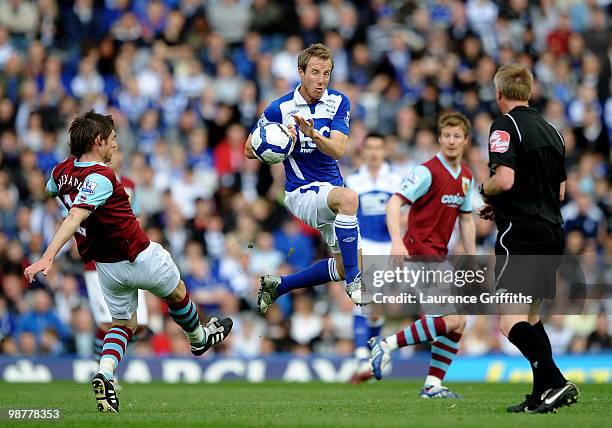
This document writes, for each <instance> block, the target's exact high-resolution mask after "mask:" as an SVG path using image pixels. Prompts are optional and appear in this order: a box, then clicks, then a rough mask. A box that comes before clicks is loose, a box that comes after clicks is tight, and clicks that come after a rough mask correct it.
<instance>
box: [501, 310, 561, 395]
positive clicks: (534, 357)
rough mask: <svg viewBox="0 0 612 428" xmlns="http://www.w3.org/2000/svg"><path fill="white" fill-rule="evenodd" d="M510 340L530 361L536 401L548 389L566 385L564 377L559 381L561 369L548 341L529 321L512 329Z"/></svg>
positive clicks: (522, 322)
mask: <svg viewBox="0 0 612 428" xmlns="http://www.w3.org/2000/svg"><path fill="white" fill-rule="evenodd" d="M508 340H510V342H512V343H513V344H514V346H516V347H517V348H518V349H519V350H520V351H521V353H522V354H523V355H524V356H525V358H527V360H529V363H530V364H531V370H532V371H533V391H532V394H533V395H534V398H535V399H536V400H539V399H540V396H541V394H542V393H543V392H544V391H545V390H547V389H548V388H558V387H560V386H562V385H564V384H565V381H564V379H563V376H561V379H562V380H559V378H558V376H557V373H556V372H558V371H559V369H558V368H557V366H556V365H555V362H554V361H553V359H552V354H551V352H550V349H549V348H548V345H547V344H546V340H545V339H544V338H543V337H542V336H541V335H540V333H539V332H538V330H537V329H536V328H534V327H533V326H532V325H531V324H529V323H528V322H527V321H521V322H518V323H516V324H514V326H512V328H511V329H510V332H509V333H508Z"/></svg>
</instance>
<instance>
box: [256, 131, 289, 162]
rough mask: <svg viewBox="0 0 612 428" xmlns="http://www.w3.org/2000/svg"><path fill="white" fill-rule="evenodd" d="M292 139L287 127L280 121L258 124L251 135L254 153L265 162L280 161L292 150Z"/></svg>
mask: <svg viewBox="0 0 612 428" xmlns="http://www.w3.org/2000/svg"><path fill="white" fill-rule="evenodd" d="M293 145H294V141H293V139H292V138H291V134H290V133H289V129H287V127H286V126H285V125H283V124H281V123H268V124H267V125H263V126H258V127H257V128H255V130H254V131H253V134H252V135H251V146H253V151H254V152H255V155H256V156H257V157H258V158H259V159H261V160H262V161H263V162H265V163H269V164H274V163H280V162H282V161H284V160H285V159H287V156H289V154H291V152H292V151H293Z"/></svg>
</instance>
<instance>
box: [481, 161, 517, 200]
mask: <svg viewBox="0 0 612 428" xmlns="http://www.w3.org/2000/svg"><path fill="white" fill-rule="evenodd" d="M512 186H514V170H513V169H512V168H510V167H508V166H506V165H497V167H496V168H495V174H493V176H491V177H490V178H489V179H488V180H487V181H485V182H484V183H483V184H482V191H481V193H483V195H486V196H495V195H499V194H500V193H502V192H507V191H508V190H510V189H512Z"/></svg>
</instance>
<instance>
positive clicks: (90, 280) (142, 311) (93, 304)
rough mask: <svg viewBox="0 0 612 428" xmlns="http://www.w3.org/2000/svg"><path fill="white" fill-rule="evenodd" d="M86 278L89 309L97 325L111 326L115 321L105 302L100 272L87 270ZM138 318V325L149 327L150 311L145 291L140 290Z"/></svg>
mask: <svg viewBox="0 0 612 428" xmlns="http://www.w3.org/2000/svg"><path fill="white" fill-rule="evenodd" d="M83 276H84V277H85V286H86V287H87V298H88V300H89V307H90V308H91V313H92V314H93V318H94V321H95V322H96V325H100V324H110V323H112V321H113V319H112V318H113V317H111V314H110V311H109V310H108V306H107V305H106V302H105V301H104V295H103V294H102V288H100V280H99V279H98V272H96V271H95V270H86V271H85V273H84V274H83ZM136 318H137V319H138V325H147V324H148V323H149V309H148V308H147V302H146V300H145V292H144V290H138V309H137V310H136Z"/></svg>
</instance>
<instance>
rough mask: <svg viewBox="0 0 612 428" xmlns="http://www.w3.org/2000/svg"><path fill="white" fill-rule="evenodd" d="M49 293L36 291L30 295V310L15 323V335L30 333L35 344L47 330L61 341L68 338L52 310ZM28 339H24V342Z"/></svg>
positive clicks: (41, 290) (66, 332)
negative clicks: (50, 330) (52, 331)
mask: <svg viewBox="0 0 612 428" xmlns="http://www.w3.org/2000/svg"><path fill="white" fill-rule="evenodd" d="M51 304H52V301H51V297H50V296H49V292H48V291H46V290H43V289H37V290H35V291H34V292H33V293H32V306H31V309H30V310H29V311H28V312H26V313H24V314H23V315H21V316H20V317H19V319H18V321H17V327H16V334H17V335H23V334H24V333H32V334H33V335H34V338H35V339H36V343H38V344H40V343H41V341H42V338H43V334H44V332H45V331H46V330H47V329H52V330H54V331H55V332H56V334H57V335H58V337H59V338H60V339H61V340H64V339H67V338H68V337H69V332H68V328H67V326H66V325H65V324H64V323H62V321H61V320H60V319H59V317H58V316H57V314H56V313H55V311H54V310H53V308H52V306H51ZM27 340H29V339H26V341H27Z"/></svg>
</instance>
